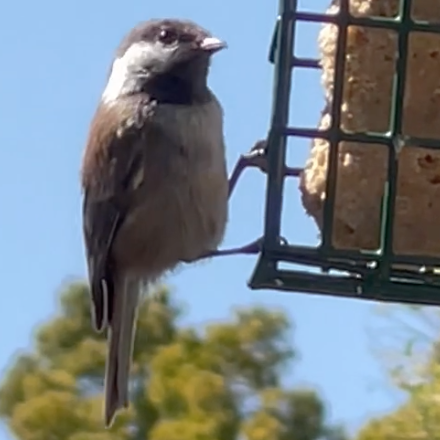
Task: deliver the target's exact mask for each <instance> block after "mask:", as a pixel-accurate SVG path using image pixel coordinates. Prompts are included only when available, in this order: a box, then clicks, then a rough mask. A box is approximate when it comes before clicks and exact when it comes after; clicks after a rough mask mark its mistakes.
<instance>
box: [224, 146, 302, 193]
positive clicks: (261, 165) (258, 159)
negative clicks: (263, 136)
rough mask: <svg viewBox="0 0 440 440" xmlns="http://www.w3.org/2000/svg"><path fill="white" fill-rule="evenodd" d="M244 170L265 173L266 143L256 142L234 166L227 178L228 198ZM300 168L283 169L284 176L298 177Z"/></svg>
mask: <svg viewBox="0 0 440 440" xmlns="http://www.w3.org/2000/svg"><path fill="white" fill-rule="evenodd" d="M246 168H258V169H259V170H260V171H262V172H263V173H267V141H266V140H261V141H258V142H257V143H256V144H255V145H254V146H253V147H252V149H251V150H250V151H249V153H245V154H242V155H241V156H240V158H239V159H238V161H237V163H236V164H235V167H234V170H233V171H232V174H231V177H230V178H229V198H230V197H231V194H232V192H233V191H234V188H235V186H236V184H237V182H238V179H239V178H240V176H241V174H242V173H243V171H244V170H245V169H246ZM301 172H302V168H294V167H288V166H285V167H284V176H289V177H298V176H299V175H300V174H301Z"/></svg>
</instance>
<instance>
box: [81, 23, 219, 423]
mask: <svg viewBox="0 0 440 440" xmlns="http://www.w3.org/2000/svg"><path fill="white" fill-rule="evenodd" d="M225 46H226V45H225V43H224V42H223V41H221V40H219V39H217V38H215V37H213V36H212V35H211V34H210V33H209V32H207V31H206V30H204V29H202V28H201V27H200V26H198V25H196V24H195V23H192V22H190V21H182V20H171V19H166V20H150V21H147V22H144V23H141V24H140V25H138V26H137V27H135V28H134V29H133V30H131V31H130V32H129V33H128V35H127V36H126V37H125V38H124V39H123V41H122V43H121V45H120V46H119V49H118V50H117V52H116V57H115V60H114V62H113V64H112V67H111V71H110V74H109V77H108V81H107V85H106V87H105V89H104V92H103V94H102V97H101V100H100V103H99V105H98V108H97V110H96V113H95V115H94V117H93V120H92V122H91V126H90V132H89V136H88V140H87V146H86V148H85V153H84V157H83V164H82V173H81V174H82V175H81V180H82V188H83V191H84V202H83V227H84V238H85V244H86V252H87V263H88V273H89V280H90V287H91V295H92V303H93V318H94V324H95V327H96V329H97V330H98V331H103V330H108V338H109V351H108V357H107V367H106V379H105V423H106V426H109V425H110V424H111V423H112V421H113V418H114V416H115V413H116V412H117V411H118V410H119V409H121V408H123V407H127V406H128V376H129V370H130V363H131V356H132V344H133V337H134V328H135V315H136V308H137V303H138V296H139V293H140V290H141V288H140V286H141V285H143V284H144V283H151V282H154V281H155V280H157V279H158V278H159V277H160V276H161V275H163V274H164V273H165V272H167V271H169V270H172V269H173V268H175V267H176V266H177V265H178V264H179V262H182V261H194V260H197V259H198V258H199V257H201V256H203V255H207V254H209V253H213V252H215V250H216V249H217V247H218V245H219V244H220V242H221V241H222V238H223V235H224V232H225V226H226V221H227V217H228V215H227V212H228V209H227V202H228V179H227V173H226V163H225V145H224V138H223V114H222V107H221V105H220V103H219V102H218V100H217V99H216V97H215V96H214V94H213V93H212V92H211V90H210V89H209V88H208V86H207V76H208V70H209V64H210V59H211V56H212V55H213V54H214V53H216V52H218V51H219V50H221V49H223V48H225Z"/></svg>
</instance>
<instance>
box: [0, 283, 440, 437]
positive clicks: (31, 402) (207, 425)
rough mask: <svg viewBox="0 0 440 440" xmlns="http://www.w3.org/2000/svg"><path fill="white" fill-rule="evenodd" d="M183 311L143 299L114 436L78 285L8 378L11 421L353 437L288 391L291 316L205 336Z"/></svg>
mask: <svg viewBox="0 0 440 440" xmlns="http://www.w3.org/2000/svg"><path fill="white" fill-rule="evenodd" d="M181 312H182V310H181V308H180V307H178V306H177V305H176V304H175V303H174V302H173V300H172V296H171V295H170V293H169V291H168V290H167V289H165V288H158V291H157V292H156V294H155V299H154V300H150V299H148V298H146V299H145V301H143V302H142V304H141V306H140V310H139V315H138V326H137V337H136V341H135V347H134V365H133V371H132V380H131V391H130V392H131V396H132V397H131V399H132V405H131V406H130V408H129V409H128V410H126V411H125V412H122V413H120V414H119V416H118V417H117V418H116V420H115V423H114V424H113V426H112V428H111V429H109V430H106V429H104V427H103V426H104V425H103V418H102V388H103V374H104V362H105V355H106V342H105V335H104V334H96V333H94V331H93V330H92V327H91V320H90V312H89V292H88V288H87V286H86V285H84V284H81V283H75V284H72V285H70V286H68V287H67V288H66V289H65V291H64V292H62V295H61V313H60V314H59V315H58V316H57V317H55V318H54V319H53V320H51V321H49V322H48V323H46V324H45V325H43V326H42V327H41V328H40V329H39V330H38V331H37V332H36V335H35V348H34V350H33V351H32V352H30V353H26V354H23V355H21V356H20V357H18V358H17V359H16V360H15V361H14V363H13V365H12V366H11V368H10V369H9V371H8V372H7V374H6V375H5V377H4V379H3V383H2V385H1V387H0V414H1V416H2V418H3V420H4V421H5V422H6V424H7V426H8V427H9V429H10V430H11V432H12V433H13V434H14V436H16V437H17V438H18V439H20V440H125V439H126V440H146V439H149V440H150V439H151V440H238V439H239V438H240V439H241V438H243V439H246V440H343V439H345V436H344V433H343V431H342V429H340V428H338V427H329V426H327V425H326V423H325V408H324V404H323V402H322V401H321V400H320V399H319V396H317V395H316V394H315V393H314V392H313V391H309V390H291V389H285V388H284V387H283V386H282V385H281V377H282V373H283V372H285V371H286V369H287V368H290V367H291V362H292V360H293V359H294V352H293V350H292V347H291V343H290V341H289V338H288V330H289V328H290V324H289V322H288V320H287V318H286V316H285V315H284V314H283V313H279V312H276V311H269V310H265V309H262V308H253V309H248V310H237V311H235V312H234V313H233V316H232V317H231V320H230V321H229V322H224V323H216V324H211V325H208V326H207V327H206V328H205V329H204V330H203V331H198V330H197V329H195V328H183V327H181V326H179V325H178V318H179V316H180V315H181ZM439 420H440V419H439ZM378 440H379V439H378Z"/></svg>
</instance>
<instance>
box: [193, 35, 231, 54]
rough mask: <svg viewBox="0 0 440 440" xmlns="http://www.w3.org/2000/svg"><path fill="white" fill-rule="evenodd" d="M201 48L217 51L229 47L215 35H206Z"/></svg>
mask: <svg viewBox="0 0 440 440" xmlns="http://www.w3.org/2000/svg"><path fill="white" fill-rule="evenodd" d="M199 47H200V49H202V50H204V51H206V52H211V53H214V52H217V51H219V50H222V49H224V48H226V47H227V44H226V43H225V42H224V41H222V40H219V39H218V38H215V37H206V38H205V39H203V40H202V41H201V43H200V45H199Z"/></svg>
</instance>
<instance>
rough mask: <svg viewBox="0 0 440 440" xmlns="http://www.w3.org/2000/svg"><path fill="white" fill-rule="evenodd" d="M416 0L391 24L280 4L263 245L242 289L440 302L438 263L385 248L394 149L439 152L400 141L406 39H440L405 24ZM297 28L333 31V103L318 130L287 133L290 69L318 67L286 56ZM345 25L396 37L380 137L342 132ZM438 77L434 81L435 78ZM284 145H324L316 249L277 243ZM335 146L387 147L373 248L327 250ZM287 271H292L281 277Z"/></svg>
mask: <svg viewBox="0 0 440 440" xmlns="http://www.w3.org/2000/svg"><path fill="white" fill-rule="evenodd" d="M384 1H385V0H384ZM415 1H416V0H401V1H400V5H398V4H397V9H398V10H397V13H396V16H394V17H383V16H382V17H380V16H374V17H367V16H362V15H361V14H357V15H356V14H351V13H350V12H351V9H350V2H349V0H339V2H338V12H337V13H335V14H318V13H309V12H301V11H299V10H298V5H297V0H280V2H279V13H278V20H277V23H276V28H275V32H274V37H273V42H272V45H271V50H270V61H271V62H272V63H273V64H274V101H273V109H272V116H271V122H270V130H269V134H268V139H267V150H266V154H267V194H266V205H265V225H264V237H263V240H262V247H261V252H260V254H259V257H258V261H257V264H256V267H255V270H254V272H253V274H252V276H251V279H250V281H249V286H250V287H251V288H252V289H276V290H283V291H296V292H307V293H316V294H324V295H333V296H342V297H353V298H360V299H370V300H379V301H391V302H402V303H414V304H429V305H437V304H440V272H438V271H437V269H436V268H440V258H439V257H437V256H435V255H432V253H430V255H423V254H421V255H418V254H413V255H411V254H408V253H405V254H400V253H399V252H397V251H395V250H394V247H395V246H393V243H394V239H395V233H396V228H395V222H394V217H395V212H396V196H397V192H398V173H399V165H400V163H399V162H400V160H399V159H400V151H401V149H402V148H404V149H411V148H415V147H423V148H425V149H427V150H428V151H432V150H435V149H438V148H440V139H435V138H422V137H413V136H409V135H407V134H404V130H403V118H404V106H405V102H404V99H405V98H404V95H405V87H406V81H407V72H406V70H407V69H406V66H407V62H408V56H409V55H408V53H409V49H408V48H409V44H410V43H409V38H410V35H411V33H413V32H419V33H430V34H440V23H437V24H436V23H432V22H428V21H427V20H424V21H420V20H415V19H414V18H413V17H412V13H411V11H412V8H413V7H414V5H413V3H414V2H415ZM433 1H434V0H433ZM396 3H398V2H397V1H396ZM299 21H305V22H314V23H330V24H333V25H335V26H337V28H338V32H337V40H336V52H335V61H334V64H335V68H334V77H333V89H332V98H331V99H330V100H329V103H328V105H329V112H330V114H331V123H330V124H329V126H328V127H327V128H326V129H324V130H311V129H308V128H303V127H291V126H289V124H288V121H289V112H291V111H294V109H292V108H289V107H290V104H289V103H290V93H291V88H292V86H293V84H292V81H293V80H292V78H293V70H294V69H295V68H298V67H301V68H309V69H319V68H320V62H319V61H318V60H314V59H303V58H298V57H295V56H294V54H293V49H294V44H295V33H296V28H297V23H298V22H299ZM439 22H440V20H439ZM353 26H357V27H362V28H368V29H371V28H375V29H388V30H390V31H393V32H394V33H395V35H396V51H395V52H396V54H395V67H394V69H395V70H394V74H393V75H392V76H393V78H392V88H391V93H390V94H391V96H390V101H391V105H390V107H391V108H390V112H389V113H390V119H389V121H390V124H389V130H384V132H383V133H377V132H370V131H369V130H366V131H364V132H363V131H355V132H348V131H346V130H343V129H342V128H341V108H342V106H343V101H344V69H345V65H346V61H347V57H346V47H347V42H348V36H349V33H350V27H353ZM438 74H439V77H440V71H439V72H438ZM289 137H302V138H309V139H310V140H311V142H312V139H314V138H318V137H319V138H323V139H325V140H326V141H327V142H328V143H329V145H330V147H329V156H328V169H327V179H326V188H325V194H326V196H325V200H324V201H323V216H322V217H323V218H322V228H321V243H320V245H319V246H318V247H308V246H299V245H295V244H293V243H287V242H285V241H282V240H281V239H280V236H281V232H280V231H281V212H282V208H283V193H284V186H285V175H284V172H283V170H284V169H285V166H286V149H287V148H288V146H287V141H288V138H289ZM439 137H440V136H439ZM344 141H345V142H357V143H359V144H361V145H362V148H365V149H368V148H370V146H371V144H375V145H381V146H382V147H385V148H386V152H387V153H386V154H387V158H386V159H387V165H385V166H386V178H385V179H384V185H383V191H382V193H381V194H382V195H381V197H379V199H380V200H378V201H377V202H378V204H379V205H380V216H379V217H380V219H378V222H380V228H379V229H380V232H379V233H378V241H377V242H378V246H377V248H376V249H362V248H358V249H341V248H338V247H336V246H335V245H334V243H333V241H334V240H333V238H332V237H333V228H334V219H335V214H337V211H336V210H337V208H336V204H335V199H336V191H337V176H338V145H339V143H341V142H344ZM361 166H362V164H361ZM439 166H440V165H439ZM439 195H440V193H439ZM284 198H285V197H284ZM439 255H440V254H439ZM283 263H284V264H283ZM286 263H287V264H286ZM289 263H290V264H291V265H292V269H285V268H284V267H286V266H288V264H289ZM289 267H290V266H289Z"/></svg>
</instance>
